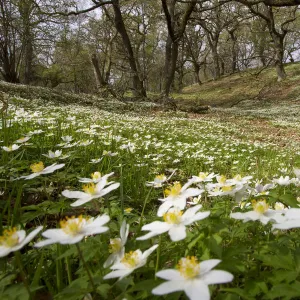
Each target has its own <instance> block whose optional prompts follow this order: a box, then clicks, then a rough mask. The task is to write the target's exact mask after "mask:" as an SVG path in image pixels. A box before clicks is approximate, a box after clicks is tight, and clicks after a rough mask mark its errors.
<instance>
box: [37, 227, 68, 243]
mask: <svg viewBox="0 0 300 300" xmlns="http://www.w3.org/2000/svg"><path fill="white" fill-rule="evenodd" d="M42 236H43V237H45V238H47V239H53V240H60V239H65V238H67V237H68V236H69V235H67V234H66V233H65V232H64V231H63V230H62V229H58V228H57V229H56V228H55V229H47V230H46V231H44V232H43V233H42Z"/></svg>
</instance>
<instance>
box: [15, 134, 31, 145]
mask: <svg viewBox="0 0 300 300" xmlns="http://www.w3.org/2000/svg"><path fill="white" fill-rule="evenodd" d="M30 139H31V137H30V136H24V137H21V138H20V139H18V140H16V141H15V143H17V144H23V143H26V142H27V141H29V140H30Z"/></svg>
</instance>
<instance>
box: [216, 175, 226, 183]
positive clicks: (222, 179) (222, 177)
mask: <svg viewBox="0 0 300 300" xmlns="http://www.w3.org/2000/svg"><path fill="white" fill-rule="evenodd" d="M226 180H227V178H226V176H224V175H221V176H219V177H218V179H217V181H218V182H219V183H221V184H224V183H225V182H226Z"/></svg>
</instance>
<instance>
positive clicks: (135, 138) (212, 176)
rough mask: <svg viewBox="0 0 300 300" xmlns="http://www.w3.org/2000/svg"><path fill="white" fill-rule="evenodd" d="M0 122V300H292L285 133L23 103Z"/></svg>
mask: <svg viewBox="0 0 300 300" xmlns="http://www.w3.org/2000/svg"><path fill="white" fill-rule="evenodd" d="M21 100H22V101H21ZM20 103H21V104H20ZM24 104H26V105H24ZM24 107H25V108H24ZM0 126H1V127H0V141H1V150H0V151H1V156H0V159H1V166H0V299H1V300H2V299H3V300H6V299H19V300H23V299H24V300H25V299H64V300H65V299H85V300H88V299H120V300H122V299H128V300H130V299H172V300H173V299H192V300H196V299H197V300H199V299H201V300H202V299H203V300H206V299H222V300H235V299H299V297H300V234H299V231H300V229H299V227H300V208H299V206H300V191H299V187H300V151H299V148H297V145H298V144H295V143H293V141H291V143H290V144H286V145H285V147H279V146H278V145H276V144H275V143H270V142H268V139H267V138H266V140H265V141H264V140H260V141H258V140H254V139H253V138H252V136H251V138H250V135H249V136H247V135H246V133H247V132H248V133H249V132H250V131H251V129H249V128H244V127H243V126H245V124H244V125H243V123H242V124H240V123H239V122H236V121H235V119H232V122H226V123H222V122H216V120H215V119H211V120H210V119H209V118H208V117H206V118H203V119H194V118H184V117H178V116H177V117H176V116H173V115H172V114H170V113H166V114H165V115H163V114H160V116H155V115H152V116H137V115H133V114H120V113H118V114H117V113H112V112H105V111H101V110H99V109H96V108H93V107H83V106H75V105H73V106H53V105H52V106H51V105H47V106H42V105H41V103H39V102H34V101H32V102H29V101H28V103H26V100H24V99H20V101H14V104H13V103H11V104H10V105H9V107H8V109H7V110H4V109H2V118H1V125H0Z"/></svg>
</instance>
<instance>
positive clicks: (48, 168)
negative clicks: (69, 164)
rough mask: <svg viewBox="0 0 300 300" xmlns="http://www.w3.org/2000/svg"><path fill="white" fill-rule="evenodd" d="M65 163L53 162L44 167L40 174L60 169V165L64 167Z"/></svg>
mask: <svg viewBox="0 0 300 300" xmlns="http://www.w3.org/2000/svg"><path fill="white" fill-rule="evenodd" d="M64 166H65V164H59V165H56V164H53V165H51V166H49V167H46V168H45V169H44V170H43V171H41V174H49V173H53V172H54V171H55V170H58V169H61V168H62V167H64Z"/></svg>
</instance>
